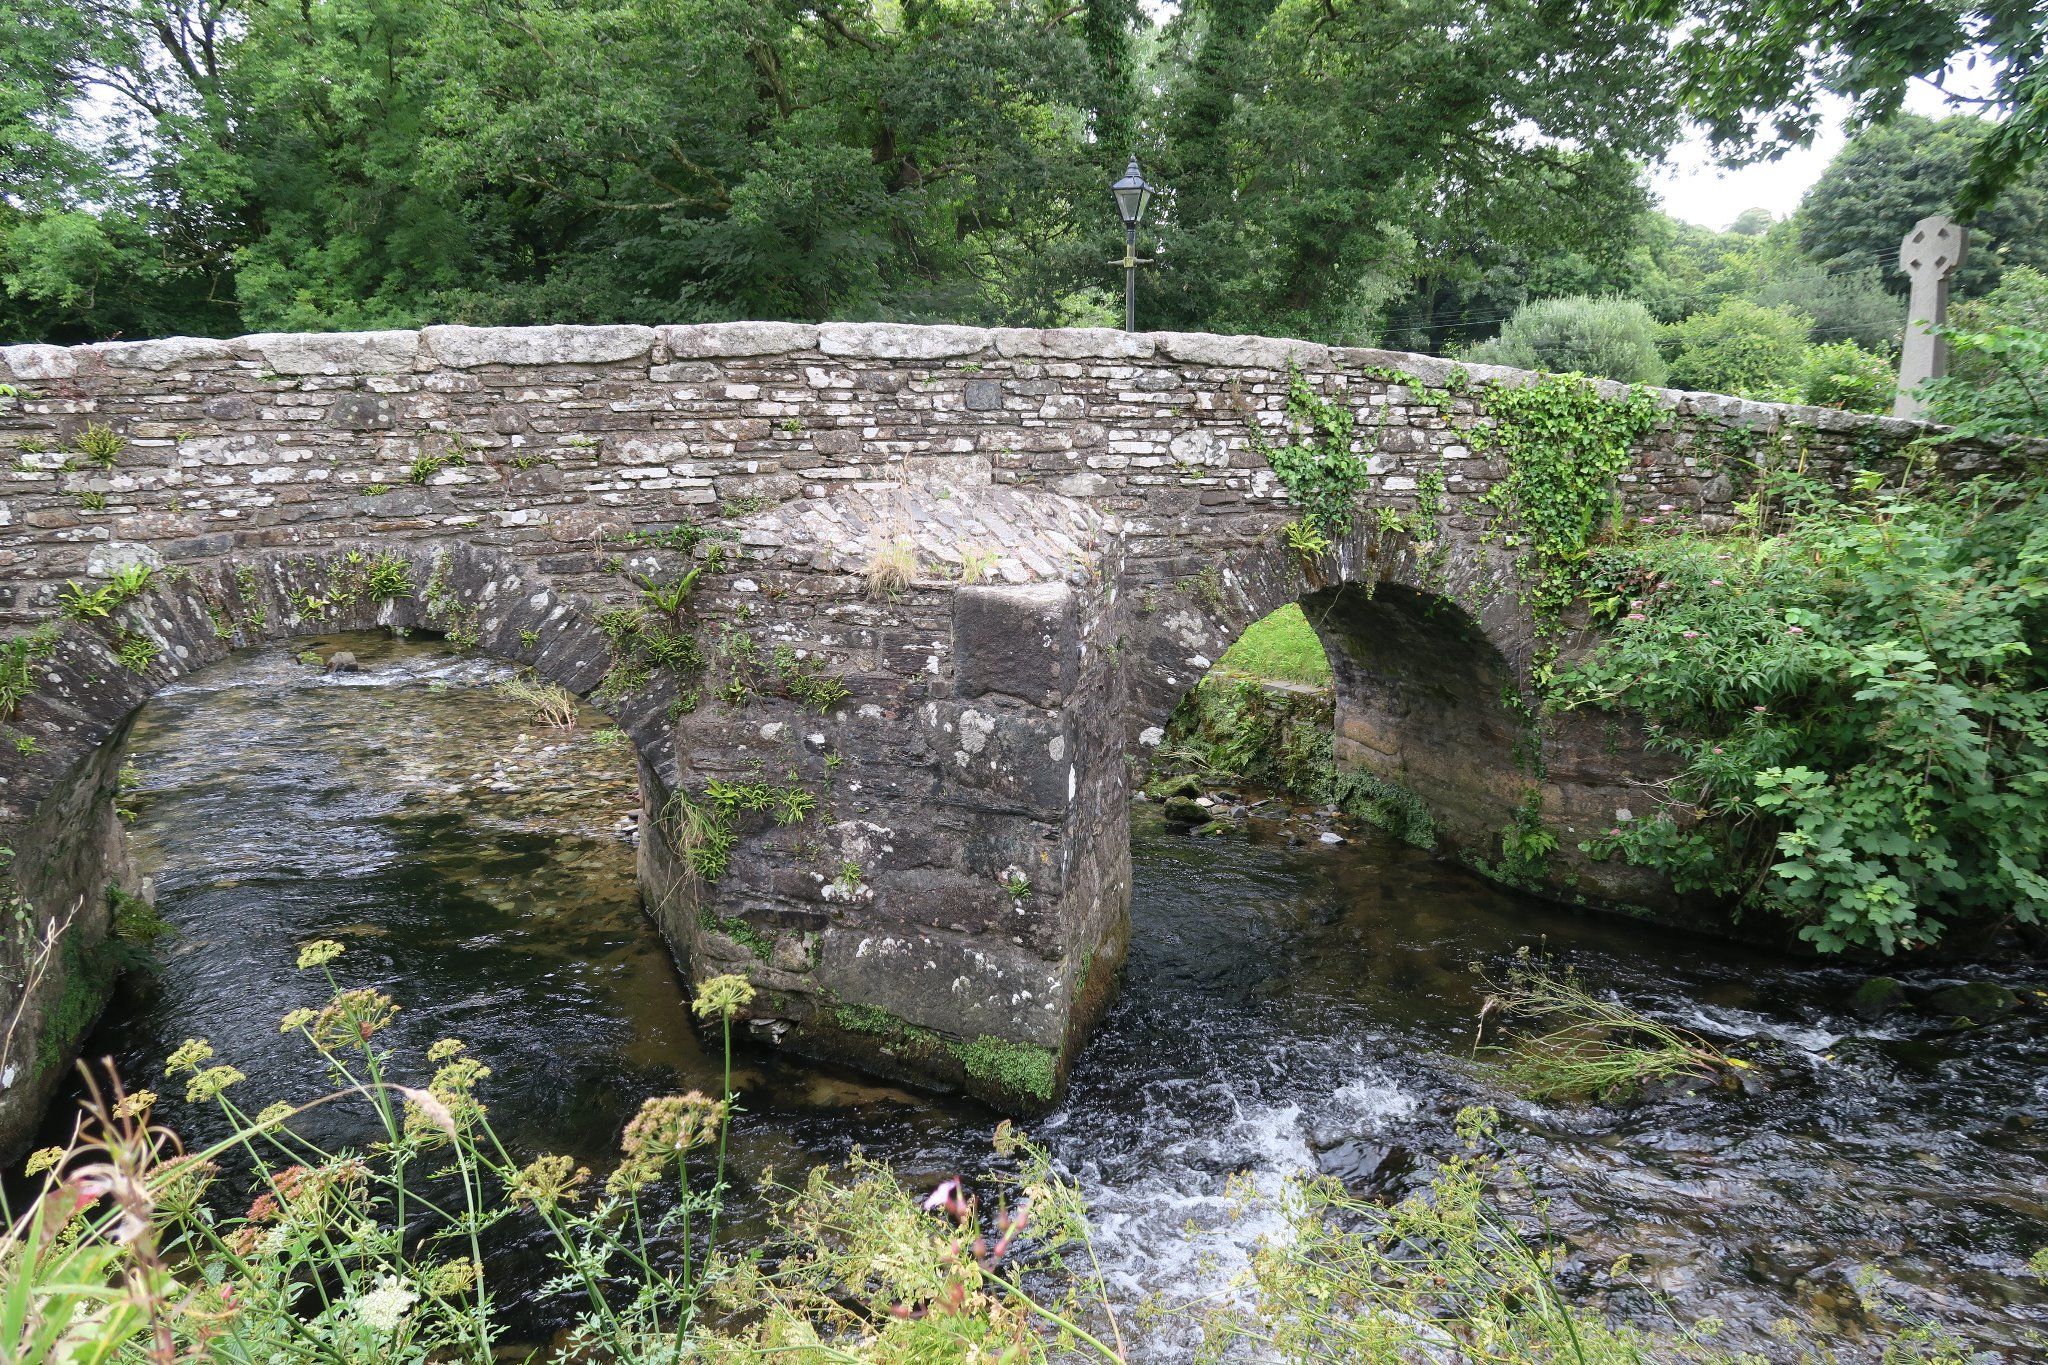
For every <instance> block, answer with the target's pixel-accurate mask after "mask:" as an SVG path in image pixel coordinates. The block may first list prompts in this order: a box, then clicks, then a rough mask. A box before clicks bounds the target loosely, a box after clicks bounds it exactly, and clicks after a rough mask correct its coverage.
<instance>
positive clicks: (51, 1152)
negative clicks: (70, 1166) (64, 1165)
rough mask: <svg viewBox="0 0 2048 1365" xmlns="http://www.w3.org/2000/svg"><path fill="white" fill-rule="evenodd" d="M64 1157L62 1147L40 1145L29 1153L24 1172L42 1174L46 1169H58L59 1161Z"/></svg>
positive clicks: (26, 1173)
mask: <svg viewBox="0 0 2048 1365" xmlns="http://www.w3.org/2000/svg"><path fill="white" fill-rule="evenodd" d="M63 1159H64V1149H63V1148H62V1147H39V1148H37V1149H36V1150H35V1151H33V1152H31V1153H30V1154H29V1158H28V1165H27V1166H26V1167H25V1168H24V1170H23V1174H25V1175H41V1174H42V1173H43V1172H44V1171H54V1170H56V1169H57V1163H58V1162H60V1161H62V1160H63Z"/></svg>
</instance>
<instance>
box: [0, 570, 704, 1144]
mask: <svg viewBox="0 0 2048 1365" xmlns="http://www.w3.org/2000/svg"><path fill="white" fill-rule="evenodd" d="M144 563H145V561H143V560H140V559H130V560H129V561H127V563H126V564H111V563H110V564H106V565H104V566H100V567H103V568H104V569H105V570H106V572H107V573H108V574H109V576H110V579H111V578H112V576H113V575H116V574H118V573H119V572H120V570H121V569H122V568H125V567H128V566H130V565H143V564H144ZM150 568H151V573H150V577H149V582H148V586H147V587H146V588H144V589H142V590H141V591H140V592H138V593H135V594H134V595H132V596H129V597H127V598H126V599H125V600H122V601H120V602H119V603H118V605H113V606H111V607H109V609H108V610H107V612H106V614H105V615H104V616H95V617H92V618H90V619H87V620H83V621H81V620H77V619H70V618H66V617H58V618H54V619H53V620H52V621H51V622H50V623H49V624H48V625H46V626H45V627H44V628H43V629H42V630H41V631H40V632H38V633H37V634H35V635H32V636H30V637H28V638H29V639H30V640H31V641H32V642H33V645H32V648H31V653H30V655H29V662H30V665H31V670H32V678H31V681H32V683H33V689H32V690H31V691H29V692H28V693H27V695H25V696H23V697H22V698H21V699H20V701H19V702H18V703H17V704H16V706H15V707H14V708H13V710H12V712H11V714H9V715H8V716H6V717H5V718H4V719H5V720H6V722H7V726H8V730H9V733H10V735H14V736H22V737H25V742H23V743H20V744H10V745H9V746H8V748H7V750H6V752H5V753H4V754H0V848H4V849H6V850H7V851H8V852H7V856H6V858H5V860H4V862H5V866H4V867H0V873H4V881H0V891H4V892H5V895H6V896H7V898H8V900H9V902H11V907H12V909H13V910H14V911H19V912H20V913H19V914H18V915H16V914H11V915H10V918H11V919H12V920H13V921H14V922H13V923H11V924H10V925H9V935H8V937H7V939H6V940H5V942H4V943H0V1027H4V1028H6V1029H7V1031H8V1034H9V1036H10V1038H12V1039H13V1040H14V1041H15V1043H16V1044H17V1046H13V1047H11V1048H10V1049H9V1055H8V1056H6V1057H5V1058H0V1150H10V1149H12V1148H14V1147H16V1146H18V1145H19V1142H20V1140H21V1139H23V1138H24V1137H25V1136H26V1134H27V1132H28V1131H29V1130H30V1129H31V1128H32V1126H33V1124H34V1123H35V1122H36V1121H37V1119H38V1117H39V1115H40V1114H41V1112H42V1110H43V1109H44V1108H45V1107H46V1106H47V1104H48V1102H49V1100H50V1098H51V1097H52V1095H53V1094H54V1093H55V1091H56V1090H57V1088H58V1087H59V1085H60V1083H61V1081H62V1078H63V1076H64V1074H65V1073H66V1071H67V1070H68V1068H69V1066H70V1062H71V1060H72V1057H73V1056H74V1055H75V1053H76V1048H77V1046H78V1044H79V1043H80V1042H82V1038H81V1037H79V1036H77V1035H78V1034H79V1033H80V1032H81V1031H82V1029H81V1024H82V1023H89V1022H90V1016H91V1015H96V1014H97V1007H96V1006H97V1003H98V1001H97V1000H93V1001H90V1002H88V1003H86V1004H81V1003H79V1002H80V1001H81V1000H82V999H83V995H82V993H84V992H86V991H88V990H89V989H96V990H98V991H100V992H102V993H103V992H104V990H105V989H106V987H107V986H108V985H110V984H111V983H110V982H106V981H99V982H97V984H96V985H93V984H92V983H90V982H89V981H88V978H91V977H93V976H94V973H91V972H89V971H88V970H87V969H86V966H85V964H86V962H87V961H88V956H87V955H88V954H89V953H90V952H91V950H92V949H93V948H94V946H95V945H97V944H98V943H99V942H101V941H102V940H103V939H104V938H105V937H106V934H107V933H108V930H109V925H110V912H109V906H108V889H109V888H110V887H114V888H119V889H121V890H123V891H126V892H129V893H134V892H136V891H138V890H139V889H140V888H139V884H138V878H137V876H136V874H135V870H134V869H133V867H132V866H131V864H130V862H129V860H128V857H127V851H126V848H125V843H124V838H123V829H122V826H121V823H120V821H119V820H118V818H117V817H116V815H115V813H114V802H115V795H116V789H117V786H118V768H119V764H120V757H121V750H122V741H123V739H124V738H125V736H126V734H127V731H128V728H129V726H130V725H131V724H132V722H133V720H134V718H135V716H136V714H137V712H138V711H140V709H141V708H142V706H143V704H144V703H146V702H147V701H148V700H149V699H150V698H151V697H152V696H154V695H156V694H157V693H158V692H159V691H161V690H162V689H163V688H164V687H166V686H167V685H169V684H171V683H173V682H175V681H177V680H179V679H181V678H183V677H185V676H186V675H188V674H191V673H193V672H195V671H197V670H199V669H201V668H205V667H207V666H208V665H211V664H214V663H217V662H220V661H221V660H223V659H226V658H227V657H228V656H229V655H231V654H232V653H234V652H236V651H237V650H241V649H246V648H250V647H253V646H257V645H263V644H275V643H280V642H285V641H289V640H292V639H294V638H304V637H307V636H311V635H321V634H331V633H335V632H340V631H351V630H371V629H379V628H391V629H399V630H407V631H420V632H425V633H435V634H440V635H442V636H444V637H446V638H449V639H451V640H453V641H454V642H456V646H457V647H458V648H460V649H462V650H465V651H474V652H477V653H481V654H485V655H488V656H491V657H493V658H498V659H502V660H505V661H506V662H510V663H516V664H520V665H524V666H526V667H528V668H531V669H532V670H533V672H534V674H535V675H536V676H538V677H540V678H542V679H544V680H546V681H549V682H553V683H557V684H560V685H561V686H563V687H566V688H568V689H569V690H570V691H572V692H575V693H576V694H577V695H579V696H582V697H586V698H588V697H589V696H590V694H591V693H592V692H593V691H594V690H595V689H597V687H598V686H599V684H600V683H601V682H602V681H603V679H604V677H605V675H606V673H607V672H608V671H609V669H610V667H611V664H612V650H611V646H610V642H609V641H608V640H607V639H606V637H605V635H604V633H603V631H602V630H600V629H599V628H598V626H597V624H596V619H595V614H594V612H593V610H592V609H591V607H590V606H589V604H588V603H586V602H585V601H584V600H582V599H581V598H579V597H576V596H574V595H571V594H567V593H564V592H561V591H559V590H557V589H556V588H554V587H552V586H550V585H549V584H547V583H545V582H544V581H542V580H540V579H539V578H537V577H535V576H534V575H532V574H531V573H529V572H528V571H526V570H525V569H524V568H523V567H522V566H521V565H520V564H519V563H518V562H517V561H516V560H514V559H512V558H511V557H510V556H507V555H504V554H501V553H498V552H495V551H493V550H490V549H488V548H483V547H478V546H474V545H470V544H466V543H463V542H459V541H454V542H447V541H442V542H436V541H422V542H386V543H383V544H367V543H365V544H340V545H336V546H333V547H331V548H323V549H321V550H320V551H318V552H308V551H289V550H257V551H248V552H238V553H230V554H226V555H223V556H222V557H220V558H218V559H214V560H208V561H204V562H202V563H198V564H192V565H172V566H169V567H163V568H157V567H154V566H150ZM106 581H107V580H95V581H94V582H93V583H90V584H86V585H82V586H83V587H84V588H85V589H86V590H88V591H90V590H92V589H93V588H95V587H104V586H105V584H106ZM113 581H118V580H117V579H114V580H113ZM124 650H125V653H124ZM673 687H674V683H673V681H672V680H669V681H662V680H657V682H656V683H655V684H654V685H651V686H645V687H640V688H636V689H634V690H633V691H631V692H630V693H628V694H627V695H626V696H624V697H623V698H621V699H619V700H617V701H612V700H610V699H607V700H605V701H603V702H601V703H600V705H601V706H602V708H603V709H604V710H605V711H606V712H607V713H608V714H610V715H611V716H612V718H613V719H614V720H615V721H616V722H617V724H618V725H619V727H620V728H621V729H622V730H624V731H625V732H626V733H627V734H628V735H629V736H631V738H632V741H633V747H634V752H635V755H636V759H637V767H638V771H639V777H640V783H641V798H642V820H641V834H642V837H641V840H640V852H639V863H640V881H641V885H642V890H643V895H644V896H645V897H646V900H647V908H648V910H649V912H650V913H651V914H652V915H654V917H655V918H656V920H657V922H658V923H661V924H662V926H663V928H664V931H665V932H666V931H667V930H668V928H669V923H668V921H669V920H670V919H672V918H674V915H675V907H674V905H673V904H672V902H673V901H674V900H675V899H676V898H677V897H678V895H679V894H680V893H681V890H682V885H681V882H680V879H679V878H678V877H677V876H676V875H675V867H676V859H675V858H674V855H673V854H672V852H671V851H670V850H669V849H668V847H667V842H666V835H665V833H664V832H663V830H662V829H661V827H660V821H659V820H658V819H656V818H653V817H654V816H655V815H656V813H658V812H659V811H660V810H661V808H662V804H663V802H664V801H665V799H666V797H667V794H668V792H669V791H671V790H672V789H673V787H674V784H675V780H676V779H675V773H676V757H675V748H674V738H673V731H672V727H671V726H669V725H668V723H667V720H666V714H665V707H666V703H667V700H668V699H667V698H666V697H665V696H664V695H663V689H664V688H668V689H671V690H672V689H673ZM24 930H25V932H24ZM46 936H47V938H46ZM676 941H677V940H676V939H675V938H674V937H673V936H671V937H670V942H671V943H673V942H676ZM46 943H47V946H48V951H44V945H45V944H46ZM39 953H40V954H41V955H42V957H43V959H44V960H43V965H42V967H41V968H40V969H34V968H32V966H31V964H32V962H33V961H34V960H35V959H36V957H37V955H38V954H39ZM81 1010H84V1011H85V1017H84V1018H83V1019H81V1018H80V1011H81ZM67 1033H68V1034H69V1035H71V1036H62V1035H64V1034H67ZM51 1039H54V1040H55V1041H54V1044H53V1043H52V1042H51V1041H50V1040H51ZM24 1040H39V1041H34V1042H32V1043H31V1045H30V1046H28V1047H23V1046H19V1045H18V1044H20V1043H22V1042H23V1041H24ZM53 1049H54V1050H53ZM14 1054H21V1055H14Z"/></svg>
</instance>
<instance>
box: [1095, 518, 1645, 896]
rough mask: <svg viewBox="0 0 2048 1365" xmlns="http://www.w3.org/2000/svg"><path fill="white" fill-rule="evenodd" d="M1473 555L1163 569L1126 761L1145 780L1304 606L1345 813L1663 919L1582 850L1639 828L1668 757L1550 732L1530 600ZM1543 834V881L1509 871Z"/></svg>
mask: <svg viewBox="0 0 2048 1365" xmlns="http://www.w3.org/2000/svg"><path fill="white" fill-rule="evenodd" d="M1471 548H1472V547H1470V546H1469V545H1466V546H1463V548H1461V542H1460V540H1459V539H1458V538H1457V537H1456V536H1452V535H1443V536H1440V538H1439V540H1438V541H1437V542H1436V543H1432V542H1430V541H1428V540H1418V539H1417V538H1416V537H1415V536H1414V535H1413V534H1411V533H1408V532H1405V531H1396V532H1391V533H1384V534H1383V533H1381V532H1379V531H1378V530H1376V529H1371V528H1367V527H1363V526H1361V527H1358V528H1354V530H1353V531H1352V533H1351V534H1350V535H1348V536H1347V537H1345V539H1344V540H1343V541H1341V542H1340V543H1339V544H1337V545H1336V546H1334V547H1333V548H1332V549H1331V550H1330V551H1329V552H1328V553H1326V554H1324V555H1322V556H1318V557H1316V558H1315V559H1313V560H1310V561H1306V562H1305V561H1304V560H1303V559H1302V558H1301V557H1300V556H1298V555H1296V554H1295V553H1294V552H1293V551H1292V550H1290V549H1288V548H1287V547H1286V546H1285V545H1284V544H1283V543H1281V541H1280V539H1279V537H1278V535H1277V534H1275V535H1273V536H1271V537H1268V538H1267V539H1266V540H1264V541H1260V542H1256V543H1253V544H1251V545H1247V546H1238V547H1230V548H1226V549H1222V550H1221V551H1220V552H1208V553H1198V552H1192V551H1191V552H1189V553H1186V554H1180V555H1176V556H1174V557H1172V558H1170V559H1165V560H1158V561H1154V562H1153V563H1152V564H1151V565H1149V566H1148V572H1147V573H1145V574H1144V575H1142V576H1139V577H1138V579H1137V580H1136V581H1132V582H1130V583H1129V584H1128V587H1127V608H1126V610H1127V615H1126V617H1125V631H1126V634H1127V636H1128V638H1129V639H1130V640H1131V641H1132V643H1133V644H1134V646H1135V650H1134V657H1135V660H1136V663H1135V667H1134V669H1133V672H1132V675H1131V678H1130V681H1129V695H1130V710H1129V716H1130V721H1129V725H1130V736H1131V740H1132V752H1133V753H1134V755H1136V757H1137V758H1138V761H1140V762H1141V763H1142V762H1143V761H1144V759H1145V756H1146V755H1147V754H1148V753H1149V752H1150V749H1151V747H1152V746H1154V745H1156V744H1157V743H1158V741H1159V739H1160V737H1161V735H1162V732H1163V728H1164V726H1165V724H1166V720H1167V717H1168V716H1169V715H1171V713H1172V711H1173V709H1174V707H1175V706H1176V705H1178V703H1179V701H1180V699H1181V698H1182V697H1183V696H1184V695H1185V694H1186V693H1187V691H1188V689H1189V688H1191V687H1193V686H1194V685H1195V684H1196V683H1197V682H1199V681H1200V680H1201V678H1202V676H1203V675H1204V674H1205V673H1206V672H1207V671H1208V668H1209V666H1210V665H1211V664H1212V663H1213V662H1214V661H1215V660H1216V659H1218V658H1220V657H1221V656H1222V654H1223V652H1224V651H1225V650H1226V649H1228V648H1229V646H1230V645H1231V644H1232V643H1234V642H1235V641H1236V639H1237V637H1238V636H1239V635H1240V634H1242V633H1243V631H1244V629H1245V628H1246V627H1247V626H1249V625H1250V624H1252V623H1253V622H1254V621H1257V620H1259V619H1261V618H1262V617H1264V616H1265V615H1266V614H1267V613H1269V612H1271V611H1273V610H1275V609H1277V608H1278V607H1281V606H1283V605H1286V604H1287V603H1289V602H1298V603H1300V604H1301V606H1302V608H1303V611H1304V613H1305V614H1306V616H1307V617H1308V620H1309V623H1310V625H1311V626H1313V627H1314V628H1315V629H1316V632H1317V635H1318V637H1319V638H1320V639H1321V640H1322V643H1323V648H1324V652H1325V653H1326V654H1327V655H1328V656H1329V659H1330V665H1331V669H1332V672H1333V674H1334V690H1335V707H1334V713H1335V714H1334V727H1333V728H1334V731H1335V735H1334V749H1335V755H1334V756H1335V759H1336V767H1337V778H1338V791H1337V796H1338V799H1339V802H1340V804H1342V805H1344V806H1345V807H1346V808H1347V809H1349V810H1351V811H1353V812H1354V813H1357V814H1363V815H1365V816H1367V817H1368V818H1371V819H1373V820H1374V821H1375V822H1376V823H1379V824H1382V825H1383V826H1385V827H1387V828H1389V829H1390V830H1392V831H1393V832H1395V833H1397V834H1400V835H1402V836H1403V837H1406V838H1409V839H1411V840H1412V841H1414V842H1417V843H1422V844H1426V845H1428V846H1430V847H1433V848H1436V849H1437V850H1439V851H1440V852H1443V853H1444V854H1446V855H1448V856H1451V857H1455V858H1457V859H1459V860H1460V861H1463V862H1465V863H1467V864H1469V865H1472V866H1475V867H1477V868H1479V869H1480V870H1481V871H1483V872H1485V873H1487V874H1488V875H1489V876H1493V877H1495V878H1498V879H1502V880H1507V881H1510V882H1513V883H1516V884H1519V885H1522V886H1523V887H1524V888H1525V889H1528V890H1531V891H1536V892H1539V893H1541V894H1545V895H1550V896H1553V897H1556V898H1559V899H1564V900H1568V901H1573V902H1578V903H1584V904H1592V905H1598V906H1605V907H1617V906H1618V907H1624V908H1636V907H1640V906H1642V905H1644V904H1646V903H1647V904H1658V905H1663V904H1667V903H1669V902H1670V900H1671V897H1670V893H1669V889H1668V887H1666V886H1665V885H1664V884H1662V883H1661V882H1659V881H1658V880H1657V879H1655V878H1654V877H1653V876H1652V875H1650V874H1649V873H1647V872H1646V871H1645V870H1643V869H1637V868H1631V867H1627V866H1625V865H1621V864H1617V863H1603V862H1596V861H1594V860H1593V859H1591V858H1590V857H1589V856H1587V855H1586V854H1585V853H1584V852H1583V851H1581V850H1580V849H1579V847H1578V844H1579V843H1580V842H1581V841H1582V840H1583V839H1585V838H1588V837H1590V836H1592V835H1593V834H1595V833H1597V832H1598V831H1599V830H1601V829H1605V828H1606V827H1608V826H1609V825H1610V824H1611V823H1613V821H1614V820H1615V819H1617V818H1621V819H1626V818H1628V817H1629V813H1630V812H1629V806H1630V805H1631V804H1632V803H1634V804H1640V802H1641V795H1640V794H1641V792H1642V789H1643V787H1644V786H1645V785H1646V784H1650V783H1654V782H1655V781H1656V780H1657V779H1658V777H1659V776H1660V775H1661V774H1665V773H1668V772H1669V770H1670V762H1669V759H1668V757H1667V756H1665V755H1662V754H1659V753H1656V752H1653V751H1650V750H1648V749H1647V747H1646V745H1645V744H1644V742H1643V736H1642V734H1641V732H1640V731H1639V730H1637V729H1635V728H1634V727H1631V726H1626V725H1617V724H1615V723H1614V722H1613V721H1612V720H1611V719H1609V718H1606V717H1602V716H1598V715H1595V714H1592V713H1586V712H1563V713H1559V714H1547V715H1544V716H1543V717H1541V719H1540V720H1539V718H1538V715H1537V712H1536V709H1535V695H1534V692H1533V691H1532V689H1531V686H1530V669H1531V666H1532V664H1533V663H1534V662H1535V660H1536V658H1537V653H1538V647H1539V645H1540V643H1541V641H1540V640H1539V638H1538V632H1537V629H1536V626H1535V622H1534V619H1533V618H1532V617H1531V615H1530V614H1529V612H1528V609H1527V608H1526V606H1525V605H1524V596H1523V592H1522V590H1521V589H1522V585H1521V584H1520V583H1519V582H1518V581H1517V580H1515V579H1514V578H1512V577H1502V576H1501V568H1500V565H1499V563H1498V562H1497V561H1494V560H1491V559H1490V558H1489V557H1487V556H1484V555H1481V554H1476V553H1467V552H1466V551H1468V550H1470V549H1471ZM1539 827H1540V829H1542V830H1543V831H1547V832H1548V833H1549V834H1550V835H1551V836H1552V838H1553V839H1554V841H1555V846H1554V847H1553V848H1551V849H1550V850H1549V851H1548V852H1547V853H1546V854H1545V855H1544V859H1543V866H1542V867H1540V868H1538V867H1535V866H1534V865H1532V864H1529V863H1528V862H1526V861H1524V860H1518V859H1517V858H1516V857H1514V856H1513V855H1512V853H1511V846H1512V845H1513V844H1514V843H1515V835H1516V833H1517V832H1521V831H1527V832H1532V833H1533V832H1535V831H1536V830H1537V829H1538V828H1539Z"/></svg>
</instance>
